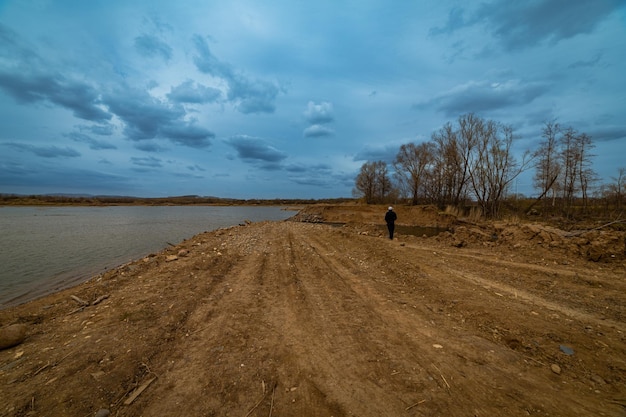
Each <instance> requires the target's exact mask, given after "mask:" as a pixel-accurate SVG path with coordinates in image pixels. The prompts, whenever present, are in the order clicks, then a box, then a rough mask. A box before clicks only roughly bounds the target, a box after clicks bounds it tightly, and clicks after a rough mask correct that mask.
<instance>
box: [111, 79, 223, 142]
mask: <svg viewBox="0 0 626 417" xmlns="http://www.w3.org/2000/svg"><path fill="white" fill-rule="evenodd" d="M105 102H106V104H107V105H108V106H109V109H110V110H111V111H112V112H113V113H115V115H117V116H118V117H119V118H120V119H121V120H122V121H123V122H124V124H125V127H124V134H125V135H126V136H127V137H128V138H129V139H131V140H137V141H139V140H145V139H155V138H166V139H169V140H171V141H172V142H174V143H178V144H181V145H185V146H189V147H192V148H204V147H207V146H209V145H210V139H211V138H213V137H214V136H215V135H214V134H213V133H212V132H210V131H209V130H207V129H205V128H203V127H200V126H197V125H195V124H194V123H192V122H188V121H186V120H185V119H184V117H185V116H186V112H185V109H184V108H183V107H182V106H180V105H172V104H170V103H168V102H165V101H162V100H159V99H157V98H156V97H153V96H151V95H150V94H149V93H148V92H147V91H143V90H138V89H132V88H127V89H118V90H117V91H116V92H114V93H113V94H111V95H110V96H106V97H105Z"/></svg>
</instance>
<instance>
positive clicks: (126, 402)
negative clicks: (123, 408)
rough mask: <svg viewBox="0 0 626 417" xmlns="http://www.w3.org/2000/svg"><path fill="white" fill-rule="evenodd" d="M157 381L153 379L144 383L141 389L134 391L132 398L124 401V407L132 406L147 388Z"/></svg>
mask: <svg viewBox="0 0 626 417" xmlns="http://www.w3.org/2000/svg"><path fill="white" fill-rule="evenodd" d="M155 380H156V377H153V378H150V379H149V380H147V381H146V382H144V383H143V384H141V385H140V386H139V388H137V389H136V390H134V391H133V393H132V394H130V396H129V397H128V398H127V399H126V400H125V401H124V405H131V404H132V403H133V401H135V400H136V399H137V397H139V396H140V395H141V393H142V392H144V391H145V390H146V388H148V387H149V386H150V384H152V383H153V382H154V381H155Z"/></svg>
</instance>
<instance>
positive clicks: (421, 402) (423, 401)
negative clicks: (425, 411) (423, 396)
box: [404, 400, 426, 411]
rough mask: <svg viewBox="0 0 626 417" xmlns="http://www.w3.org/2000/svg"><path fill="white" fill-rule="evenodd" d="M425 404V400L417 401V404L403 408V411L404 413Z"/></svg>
mask: <svg viewBox="0 0 626 417" xmlns="http://www.w3.org/2000/svg"><path fill="white" fill-rule="evenodd" d="M425 402H426V400H422V401H418V402H416V403H415V404H413V405H410V406H408V407H407V408H405V409H404V411H409V410H410V409H411V408H413V407H417V406H418V405H420V404H424V403H425Z"/></svg>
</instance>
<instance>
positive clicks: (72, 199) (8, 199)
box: [0, 193, 356, 207]
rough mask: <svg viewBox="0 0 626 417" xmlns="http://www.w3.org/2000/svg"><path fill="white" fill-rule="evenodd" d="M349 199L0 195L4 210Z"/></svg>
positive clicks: (344, 200)
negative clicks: (43, 207) (45, 207)
mask: <svg viewBox="0 0 626 417" xmlns="http://www.w3.org/2000/svg"><path fill="white" fill-rule="evenodd" d="M355 202H356V200H355V199H352V198H335V199H320V200H314V199H290V198H275V199H230V198H220V197H201V196H175V197H132V196H72V195H30V196H25V195H16V194H2V193H0V207H3V206H96V207H101V206H304V205H312V204H341V203H355Z"/></svg>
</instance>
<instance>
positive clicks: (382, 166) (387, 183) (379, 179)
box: [374, 161, 393, 202]
mask: <svg viewBox="0 0 626 417" xmlns="http://www.w3.org/2000/svg"><path fill="white" fill-rule="evenodd" d="M374 170H375V175H376V191H377V193H376V194H377V197H378V201H380V202H384V201H386V199H387V197H388V196H389V195H390V194H391V192H392V190H393V184H392V182H391V179H390V178H389V169H388V168H387V163H386V162H384V161H377V162H374Z"/></svg>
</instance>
